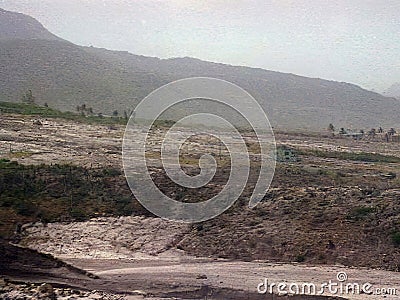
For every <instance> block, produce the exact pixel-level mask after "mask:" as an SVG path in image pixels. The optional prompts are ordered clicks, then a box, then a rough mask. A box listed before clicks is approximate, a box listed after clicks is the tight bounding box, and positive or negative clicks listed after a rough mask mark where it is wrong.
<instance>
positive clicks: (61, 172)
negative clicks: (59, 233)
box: [0, 159, 144, 236]
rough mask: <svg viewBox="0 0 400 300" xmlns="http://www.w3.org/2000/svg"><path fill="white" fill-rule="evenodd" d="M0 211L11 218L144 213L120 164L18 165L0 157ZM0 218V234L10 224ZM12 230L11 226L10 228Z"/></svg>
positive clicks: (5, 232) (49, 219)
mask: <svg viewBox="0 0 400 300" xmlns="http://www.w3.org/2000/svg"><path fill="white" fill-rule="evenodd" d="M0 211H1V212H2V213H6V214H7V216H8V217H7V218H10V216H15V219H14V222H13V223H15V220H19V219H21V220H23V221H24V222H27V221H29V220H30V221H36V220H42V221H44V222H54V221H60V220H79V221H82V220H86V219H88V218H90V217H94V216H99V215H131V214H137V213H144V209H143V208H142V207H141V206H140V204H139V203H138V202H137V201H135V200H134V199H133V198H132V194H131V192H130V190H129V188H128V186H127V184H126V182H125V178H124V176H123V175H122V173H121V170H118V169H114V168H102V169H89V168H84V167H77V166H72V165H59V164H56V165H50V166H49V165H39V166H33V165H21V164H18V163H17V162H14V161H9V160H7V159H1V160H0ZM7 218H5V217H4V218H3V217H2V218H1V220H0V228H1V230H0V235H3V236H4V235H10V234H12V231H13V228H12V227H11V228H10V226H7V225H10V224H6V223H4V222H6V221H5V220H6V219H7ZM10 231H11V232H10Z"/></svg>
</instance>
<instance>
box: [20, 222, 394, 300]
mask: <svg viewBox="0 0 400 300" xmlns="http://www.w3.org/2000/svg"><path fill="white" fill-rule="evenodd" d="M187 230H188V227H187V225H184V224H177V223H173V222H168V221H164V220H162V219H159V218H144V217H122V218H97V219H92V220H90V221H87V222H81V223H79V222H76V223H70V224H62V223H54V224H48V225H47V226H43V225H41V224H34V225H32V226H28V227H27V228H25V231H26V233H27V234H28V235H27V236H26V237H25V238H24V239H23V241H22V242H23V243H24V244H26V245H28V246H29V247H31V248H35V249H37V250H40V251H42V252H47V253H51V254H53V255H54V256H56V257H59V258H62V259H64V260H65V261H67V262H68V263H71V264H72V265H74V266H76V267H79V268H82V269H84V270H87V271H89V272H92V273H94V274H96V275H98V276H99V278H100V279H99V280H97V281H91V282H90V283H86V284H88V286H87V287H90V288H94V289H99V290H104V291H107V292H126V293H136V292H134V291H141V292H139V294H140V293H142V294H146V295H153V296H159V297H161V296H168V295H170V296H171V297H183V298H184V295H186V296H187V297H189V296H188V294H187V293H189V292H190V293H192V296H193V297H203V296H204V295H203V294H207V293H213V291H214V292H217V291H219V292H221V291H225V296H226V293H227V292H228V291H229V293H234V292H235V293H243V295H244V296H245V295H252V299H257V298H256V297H258V296H259V295H257V286H258V284H260V283H261V282H263V280H264V279H268V282H269V283H276V284H278V283H281V282H286V283H288V284H290V283H297V284H298V285H299V287H301V286H302V284H303V283H310V284H315V285H316V288H317V290H319V288H318V287H320V285H321V284H323V283H329V281H330V280H331V281H332V282H338V280H337V275H338V273H340V272H345V273H346V275H347V278H348V279H347V281H345V282H344V283H345V284H347V283H357V284H359V286H360V287H361V286H362V285H363V284H365V283H370V284H371V285H372V288H371V291H374V293H375V295H366V294H357V295H353V294H350V295H345V294H344V293H343V294H329V291H328V290H326V291H325V292H324V294H323V295H326V296H328V295H331V296H340V297H343V298H345V299H360V300H361V299H362V300H365V299H371V300H375V299H376V300H378V299H400V296H392V295H385V297H383V296H382V295H376V294H377V293H378V290H377V289H378V288H379V289H381V288H386V289H389V288H395V289H397V290H398V291H397V293H398V294H399V295H400V273H396V272H388V271H382V270H372V269H362V268H347V267H344V266H339V265H335V266H313V265H305V264H277V263H269V262H265V261H264V262H262V261H259V262H257V261H253V262H244V261H232V260H224V259H216V258H204V257H203V258H195V257H193V256H189V255H187V254H186V253H185V252H184V251H182V250H179V249H177V248H176V247H175V246H174V245H175V244H176V243H178V242H179V240H180V238H182V236H184V234H185V232H186V231H187ZM60 245H62V248H60ZM78 284H79V282H78ZM87 287H86V288H87ZM274 291H275V292H276V291H277V290H274ZM355 292H356V291H355ZM185 293H186V294H185ZM221 293H222V292H221ZM199 295H200V296H199ZM235 295H236V296H232V297H234V298H232V299H235V297H236V299H240V297H241V296H239V294H235ZM262 296H263V297H264V298H262V299H268V298H265V297H266V295H262ZM187 299H190V298H187ZM192 299H193V298H192ZM196 299H197V298H196ZM198 299H203V298H198ZM215 299H219V298H215ZM221 299H225V298H221ZM226 299H228V298H226ZM243 299H247V298H243ZM299 299H301V298H299Z"/></svg>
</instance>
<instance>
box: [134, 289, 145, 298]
mask: <svg viewBox="0 0 400 300" xmlns="http://www.w3.org/2000/svg"><path fill="white" fill-rule="evenodd" d="M132 294H133V295H138V296H143V297H146V296H147V293H146V292H145V291H141V290H134V291H132Z"/></svg>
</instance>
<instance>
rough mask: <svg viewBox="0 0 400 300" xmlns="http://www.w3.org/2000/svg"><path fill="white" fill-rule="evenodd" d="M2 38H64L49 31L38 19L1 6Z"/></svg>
mask: <svg viewBox="0 0 400 300" xmlns="http://www.w3.org/2000/svg"><path fill="white" fill-rule="evenodd" d="M0 24H1V26H0V39H47V40H62V39H60V38H59V37H57V36H56V35H54V34H52V33H51V32H49V31H48V30H47V29H46V28H44V27H43V25H42V24H40V23H39V22H38V21H37V20H36V19H34V18H32V17H30V16H27V15H24V14H20V13H16V12H10V11H6V10H4V9H1V8H0Z"/></svg>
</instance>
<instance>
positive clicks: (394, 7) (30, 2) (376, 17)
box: [0, 0, 400, 91]
mask: <svg viewBox="0 0 400 300" xmlns="http://www.w3.org/2000/svg"><path fill="white" fill-rule="evenodd" d="M0 7H1V8H4V9H8V10H14V11H19V12H23V13H26V14H29V15H31V16H33V17H35V18H37V19H38V20H39V21H40V22H42V23H43V24H44V25H45V26H46V27H47V28H48V29H49V30H50V31H52V32H53V33H55V34H57V35H59V36H60V37H62V38H64V39H67V40H70V41H72V42H74V43H77V44H80V45H93V46H97V47H104V48H108V49H117V50H128V51H130V52H132V53H135V54H142V55H149V56H158V57H162V58H168V57H181V56H192V57H197V58H200V59H204V60H210V61H217V62H224V63H230V64H235V65H236V64H239V65H247V66H253V67H261V68H265V69H270V70H276V71H282V72H290V73H295V74H299V75H305V76H309V77H320V78H325V79H332V80H338V81H346V82H351V83H356V84H359V85H361V86H362V87H365V88H368V89H375V90H377V91H383V90H385V89H386V88H387V87H389V86H390V85H391V84H392V83H394V82H400V1H399V0H385V1H382V0H326V1H325V0H293V1H292V0H247V1H235V0H0Z"/></svg>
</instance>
